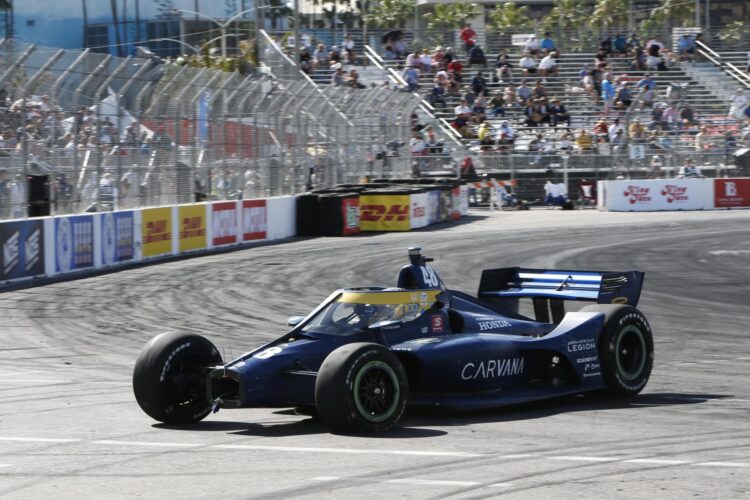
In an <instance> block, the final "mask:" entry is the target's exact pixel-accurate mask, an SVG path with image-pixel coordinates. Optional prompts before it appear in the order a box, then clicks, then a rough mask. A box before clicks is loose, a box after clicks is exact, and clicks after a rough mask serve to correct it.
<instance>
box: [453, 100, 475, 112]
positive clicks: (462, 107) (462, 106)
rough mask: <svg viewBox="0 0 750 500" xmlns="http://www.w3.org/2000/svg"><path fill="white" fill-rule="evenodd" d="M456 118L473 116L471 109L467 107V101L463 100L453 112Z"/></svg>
mask: <svg viewBox="0 0 750 500" xmlns="http://www.w3.org/2000/svg"><path fill="white" fill-rule="evenodd" d="M453 111H454V113H455V114H456V116H460V115H468V114H471V108H470V107H469V106H467V105H466V100H464V99H461V104H459V105H458V106H456V107H455V109H454V110H453Z"/></svg>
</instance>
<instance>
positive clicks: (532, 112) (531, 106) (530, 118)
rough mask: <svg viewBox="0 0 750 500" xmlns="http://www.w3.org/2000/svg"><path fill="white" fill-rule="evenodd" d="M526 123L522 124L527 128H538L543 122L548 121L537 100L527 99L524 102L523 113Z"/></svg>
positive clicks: (543, 109)
mask: <svg viewBox="0 0 750 500" xmlns="http://www.w3.org/2000/svg"><path fill="white" fill-rule="evenodd" d="M523 114H524V116H525V117H526V121H525V122H524V123H525V124H526V126H527V127H538V126H540V125H541V124H542V123H543V122H545V121H549V116H548V115H547V112H546V109H545V108H544V107H543V105H542V103H541V101H540V100H539V99H537V100H533V99H528V100H527V101H526V107H525V108H524V111H523Z"/></svg>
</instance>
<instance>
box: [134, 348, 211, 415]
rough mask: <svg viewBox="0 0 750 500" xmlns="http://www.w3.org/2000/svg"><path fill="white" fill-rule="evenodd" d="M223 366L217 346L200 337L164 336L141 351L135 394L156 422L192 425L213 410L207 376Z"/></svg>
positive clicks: (135, 381) (135, 374)
mask: <svg viewBox="0 0 750 500" xmlns="http://www.w3.org/2000/svg"><path fill="white" fill-rule="evenodd" d="M220 364H222V359H221V354H219V351H218V350H217V349H216V347H215V346H214V345H213V344H212V343H211V342H210V341H209V340H207V339H206V338H204V337H201V336H200V335H186V334H182V333H162V334H161V335H157V336H156V337H154V338H153V339H151V340H150V341H149V342H148V343H147V344H146V345H145V346H144V347H143V349H142V350H141V352H140V354H139V355H138V359H137V360H136V362H135V368H134V369H133V392H134V393H135V399H136V401H138V404H139V405H140V407H141V409H142V410H143V411H144V412H146V414H147V415H149V416H150V417H151V418H153V419H154V420H158V421H160V422H164V423H167V424H189V423H194V422H198V421H200V420H203V418H205V417H206V415H208V413H209V412H210V411H211V403H210V401H208V397H207V394H206V375H207V374H208V372H209V370H210V369H211V367H213V366H216V365H220Z"/></svg>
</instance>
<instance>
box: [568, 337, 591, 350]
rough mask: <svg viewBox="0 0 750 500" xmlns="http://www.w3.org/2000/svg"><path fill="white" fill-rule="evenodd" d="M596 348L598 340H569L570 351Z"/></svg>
mask: <svg viewBox="0 0 750 500" xmlns="http://www.w3.org/2000/svg"><path fill="white" fill-rule="evenodd" d="M592 350H594V351H595V350H596V340H594V339H582V340H571V341H570V342H568V352H583V351H592Z"/></svg>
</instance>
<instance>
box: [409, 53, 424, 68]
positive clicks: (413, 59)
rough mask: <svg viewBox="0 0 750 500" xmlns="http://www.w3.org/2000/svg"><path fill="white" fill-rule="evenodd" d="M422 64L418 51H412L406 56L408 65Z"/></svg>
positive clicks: (417, 66)
mask: <svg viewBox="0 0 750 500" xmlns="http://www.w3.org/2000/svg"><path fill="white" fill-rule="evenodd" d="M421 65H422V61H421V58H420V55H419V53H418V52H417V51H414V52H412V53H410V54H409V55H408V56H406V67H415V68H419V67H420V66H421Z"/></svg>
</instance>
